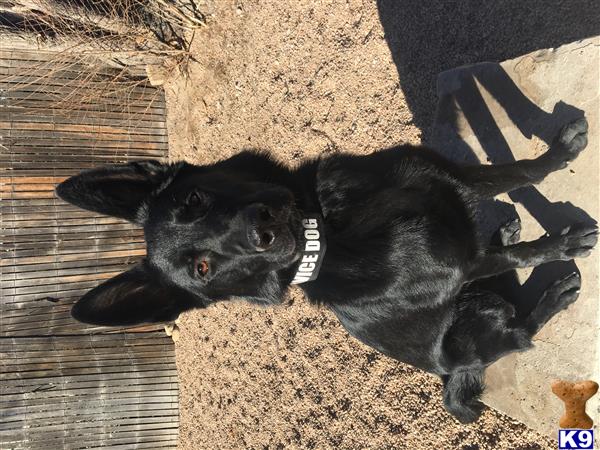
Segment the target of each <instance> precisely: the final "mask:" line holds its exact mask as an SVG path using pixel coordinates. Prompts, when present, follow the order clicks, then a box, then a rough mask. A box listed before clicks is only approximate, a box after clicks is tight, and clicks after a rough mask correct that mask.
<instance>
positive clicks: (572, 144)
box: [463, 118, 588, 199]
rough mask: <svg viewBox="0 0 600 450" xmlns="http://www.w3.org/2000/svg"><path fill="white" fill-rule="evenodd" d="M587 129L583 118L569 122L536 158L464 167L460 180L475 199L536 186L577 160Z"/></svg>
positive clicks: (585, 142)
mask: <svg viewBox="0 0 600 450" xmlns="http://www.w3.org/2000/svg"><path fill="white" fill-rule="evenodd" d="M587 130H588V124H587V121H586V119H585V118H581V119H579V120H576V121H574V122H571V123H569V124H567V125H565V126H564V127H563V128H562V130H561V131H560V133H559V135H558V136H557V137H556V139H555V141H554V143H553V144H552V145H551V146H550V149H549V150H548V151H547V152H546V153H544V154H543V155H541V156H539V157H538V158H536V159H529V160H522V161H516V162H514V163H512V164H498V165H480V166H473V167H465V168H464V169H463V176H464V180H463V181H464V182H465V183H466V185H467V188H468V189H469V191H470V193H471V195H472V196H474V197H475V198H476V199H486V198H492V197H494V196H496V195H498V194H501V193H503V192H510V191H513V190H515V189H518V188H520V187H523V186H529V185H531V184H537V183H539V182H541V181H542V180H543V179H544V178H546V176H548V175H549V174H550V173H552V172H554V171H556V170H560V169H563V168H565V167H566V166H567V164H568V163H569V162H570V161H573V160H574V159H575V158H577V156H578V155H579V153H581V151H582V150H583V149H584V148H585V147H586V146H587Z"/></svg>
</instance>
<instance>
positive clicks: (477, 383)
mask: <svg viewBox="0 0 600 450" xmlns="http://www.w3.org/2000/svg"><path fill="white" fill-rule="evenodd" d="M580 287H581V279H580V278H579V276H578V275H577V274H571V275H569V276H567V277H565V278H563V279H561V280H559V281H557V282H555V283H553V284H552V285H551V286H550V287H549V288H548V289H546V291H545V292H544V294H543V295H542V297H541V298H540V300H539V301H538V304H537V306H536V307H535V308H534V310H533V311H532V312H531V313H530V314H529V315H528V316H527V317H525V318H522V317H517V316H516V315H515V309H514V307H513V306H512V305H511V304H509V303H508V302H506V301H505V300H504V299H503V298H502V297H500V296H499V295H496V294H493V293H490V292H483V291H478V292H470V291H468V290H467V291H464V292H462V293H461V294H460V297H459V299H458V300H457V303H456V310H455V313H454V314H455V316H454V321H453V323H452V325H451V326H450V328H449V329H448V331H447V332H446V334H445V335H444V339H443V341H442V348H441V355H442V356H441V358H442V361H443V366H444V367H446V370H447V373H446V374H445V375H442V380H443V382H444V405H445V406H446V409H447V410H448V412H450V413H451V414H453V415H454V416H455V417H456V418H457V419H458V420H460V421H461V422H465V423H466V422H472V421H474V420H476V419H477V417H478V416H479V414H480V412H481V409H482V405H481V403H480V402H479V396H480V395H481V393H482V392H483V389H484V387H483V373H484V370H485V367H487V366H488V365H490V364H492V363H494V362H495V361H497V360H498V359H500V358H502V357H503V356H505V355H507V354H510V353H513V352H520V351H524V350H527V349H529V348H531V346H532V345H533V344H532V341H531V339H532V338H533V336H534V335H535V334H536V333H537V332H538V331H539V330H540V329H541V328H542V327H543V326H544V325H545V324H546V323H547V322H548V321H549V320H550V319H551V318H552V317H554V316H555V315H556V314H557V313H559V312H560V311H562V310H564V309H566V308H567V307H568V306H569V305H570V304H572V303H573V302H574V301H575V300H577V297H578V296H579V289H580Z"/></svg>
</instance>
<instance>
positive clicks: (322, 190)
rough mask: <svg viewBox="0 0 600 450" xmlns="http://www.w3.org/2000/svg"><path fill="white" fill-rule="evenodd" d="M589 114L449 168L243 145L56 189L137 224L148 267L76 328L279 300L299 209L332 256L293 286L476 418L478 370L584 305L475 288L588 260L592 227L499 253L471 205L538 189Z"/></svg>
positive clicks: (411, 155) (110, 288) (560, 285)
mask: <svg viewBox="0 0 600 450" xmlns="http://www.w3.org/2000/svg"><path fill="white" fill-rule="evenodd" d="M586 133H587V123H586V121H585V119H580V120H579V121H576V122H573V123H571V124H569V125H567V126H565V127H564V128H563V130H562V131H561V133H560V135H559V136H558V138H557V140H556V142H555V143H554V145H553V146H552V147H551V148H550V149H549V150H548V152H546V153H545V154H544V155H542V156H540V157H538V158H537V159H535V160H529V161H519V162H516V163H514V164H508V165H500V166H477V167H458V166H456V165H454V164H452V163H450V162H449V161H447V160H445V159H443V158H442V157H441V156H439V155H437V154H436V153H434V152H432V151H431V150H428V149H426V148H415V147H410V146H401V147H397V148H392V149H388V150H384V151H381V152H378V153H375V154H372V155H369V156H353V155H348V154H337V155H332V156H328V157H323V158H321V159H318V160H312V161H307V162H305V163H304V164H302V165H301V166H300V167H299V168H296V169H289V168H286V167H282V166H280V165H278V164H276V163H275V162H273V161H272V160H271V159H270V158H268V157H267V156H265V155H263V154H260V153H256V152H249V151H245V152H242V153H240V154H238V155H237V156H234V157H233V158H230V159H228V160H226V161H221V162H219V163H216V164H213V165H209V166H202V167H199V166H192V165H189V164H178V165H160V164H158V163H155V162H144V163H132V164H128V165H122V166H113V167H107V168H102V169H96V170H91V171H87V172H83V173H81V174H80V175H77V176H75V177H73V178H71V179H69V180H67V181H65V182H64V183H62V184H61V185H60V186H58V188H57V192H58V195H60V197H62V198H63V199H65V200H66V201H69V202H71V203H73V204H76V205H78V206H80V207H82V208H87V209H90V210H94V211H99V212H102V213H106V214H111V215H114V216H117V217H122V218H125V219H127V220H130V221H133V222H136V223H139V224H140V225H143V227H144V230H145V234H146V241H147V249H148V254H147V258H146V259H145V261H144V262H143V263H141V264H140V265H138V266H137V267H136V268H134V269H132V270H130V271H129V272H127V273H125V274H122V275H119V276H117V277H115V278H113V279H112V280H109V281H108V282H106V283H104V284H102V285H100V286H98V287H97V288H95V289H93V290H92V291H90V292H89V293H88V294H87V295H85V296H84V297H83V298H82V299H81V300H80V301H79V302H78V303H77V304H76V305H75V306H74V308H73V316H74V317H75V318H77V319H78V320H81V321H84V322H90V323H97V324H103V325H123V324H127V325H129V324H132V323H139V322H154V321H167V320H172V319H173V318H175V317H176V316H177V315H178V314H179V313H181V312H182V311H185V310H188V309H190V308H202V307H206V306H208V305H210V304H211V303H213V302H216V301H219V300H227V299H232V298H241V299H246V300H248V301H251V302H254V303H258V304H263V305H269V304H275V303H278V302H280V301H281V298H282V297H283V294H284V291H285V290H286V288H287V287H288V285H289V283H290V281H291V279H292V277H293V274H294V273H295V269H296V267H297V265H298V257H299V247H300V245H301V243H302V238H301V222H300V220H301V218H302V214H303V212H318V213H321V214H322V216H323V217H324V221H325V230H326V236H327V247H328V249H327V253H326V254H325V259H324V261H323V265H322V267H321V272H320V274H319V277H318V278H317V279H316V280H315V281H312V282H308V283H305V284H302V285H300V286H301V288H302V289H303V290H304V291H305V293H306V294H307V296H308V298H309V299H310V300H311V301H312V302H314V303H317V304H322V305H325V306H327V307H328V308H330V309H331V310H332V311H333V312H334V313H335V314H336V315H337V317H338V318H339V320H340V322H341V323H342V324H343V326H344V327H345V328H346V329H347V330H348V332H349V333H350V334H352V335H353V336H355V337H356V338H357V339H359V340H361V341H363V342H365V343H366V344H368V345H370V346H372V347H374V348H376V349H377V350H379V351H381V352H382V353H384V354H386V355H389V356H390V357H392V358H396V359H398V360H400V361H404V362H406V363H409V364H412V365H414V366H416V367H419V368H421V369H423V370H427V371H429V372H432V373H435V374H438V375H439V376H441V377H442V379H443V381H444V404H445V405H446V408H447V410H448V411H449V412H450V413H452V414H453V415H454V416H456V417H457V418H458V419H459V420H461V421H463V422H469V421H473V420H475V419H476V418H477V417H478V415H479V413H480V410H481V404H480V402H479V400H478V398H479V395H480V394H481V392H482V390H483V384H482V380H483V373H484V370H485V367H486V366H487V365H489V364H491V363H493V362H494V361H496V360H497V359H498V358H500V357H502V356H503V355H505V354H507V353H510V352H514V351H522V350H525V349H527V348H529V347H530V346H531V337H532V336H533V334H534V333H536V332H537V331H538V330H539V329H540V328H541V327H542V326H543V325H544V324H545V323H546V322H547V321H548V320H549V319H550V318H551V317H552V316H553V315H554V314H556V313H557V312H558V311H560V310H561V309H564V308H566V307H567V306H568V305H569V304H570V303H571V302H573V301H574V300H575V299H576V298H577V295H578V289H579V286H580V280H579V277H578V275H572V276H569V277H567V278H565V279H563V280H560V281H558V282H556V283H555V284H553V285H552V286H551V287H550V288H549V289H548V290H547V292H546V293H545V294H544V296H543V297H542V299H541V300H540V302H539V304H538V306H537V307H536V308H535V309H534V310H533V312H532V313H531V314H530V315H529V316H528V317H523V318H521V317H517V316H516V315H515V310H514V308H513V306H512V305H511V304H510V303H508V302H506V301H505V300H504V299H503V298H502V297H500V296H499V295H498V294H494V293H492V292H487V291H485V290H483V289H482V288H481V287H477V283H473V281H475V280H478V279H481V278H486V277H491V276H494V275H496V274H499V273H502V272H506V271H509V270H512V269H515V268H518V267H528V266H535V265H538V264H542V263H544V262H547V261H551V260H568V259H572V258H574V257H579V256H586V255H587V254H588V253H589V252H590V251H591V249H592V247H593V246H594V245H595V244H596V241H597V227H596V226H583V225H574V226H572V227H570V228H569V229H567V230H563V232H562V233H561V234H558V235H556V236H548V237H543V238H540V239H538V240H536V241H533V242H525V243H517V240H518V234H519V223H518V222H515V221H513V222H511V223H509V224H507V226H506V227H504V228H503V229H502V230H500V232H501V234H502V236H501V237H502V239H501V241H502V243H503V244H504V246H501V245H499V246H490V245H488V244H486V243H483V242H480V241H479V239H478V237H477V233H476V232H475V229H474V225H473V222H472V216H473V211H474V207H475V204H476V202H477V201H478V200H481V199H486V198H490V197H493V196H494V195H496V194H499V193H501V192H505V191H509V190H513V189H515V188H518V187H521V186H525V185H528V184H531V183H538V182H540V181H541V180H543V179H544V177H545V176H546V175H548V174H549V173H550V172H552V171H554V170H558V169H561V168H563V167H565V166H566V165H567V163H568V162H569V161H571V160H573V159H574V158H575V157H576V156H577V154H578V153H579V152H580V151H581V150H583V148H584V147H585V146H586V143H587V141H586Z"/></svg>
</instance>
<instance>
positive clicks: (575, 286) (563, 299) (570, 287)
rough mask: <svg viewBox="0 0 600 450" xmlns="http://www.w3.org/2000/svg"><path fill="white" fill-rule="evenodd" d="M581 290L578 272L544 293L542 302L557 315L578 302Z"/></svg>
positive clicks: (555, 283)
mask: <svg viewBox="0 0 600 450" xmlns="http://www.w3.org/2000/svg"><path fill="white" fill-rule="evenodd" d="M580 289H581V277H580V276H579V274H578V273H577V272H573V273H572V274H570V275H567V276H566V277H564V278H563V279H561V280H558V281H555V282H554V283H553V284H552V285H551V286H550V287H549V288H548V289H546V292H545V293H544V296H543V297H542V300H541V302H543V303H544V304H545V306H547V307H550V308H551V309H552V310H553V311H554V312H555V313H557V312H558V311H561V310H563V309H567V307H568V306H569V305H570V304H571V303H573V302H575V300H577V297H579V290H580Z"/></svg>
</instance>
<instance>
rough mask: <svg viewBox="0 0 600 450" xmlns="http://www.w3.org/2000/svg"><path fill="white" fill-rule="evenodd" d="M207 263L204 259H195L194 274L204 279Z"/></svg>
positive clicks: (207, 267)
mask: <svg viewBox="0 0 600 450" xmlns="http://www.w3.org/2000/svg"><path fill="white" fill-rule="evenodd" d="M208 269H209V266H208V261H206V260H205V259H202V258H197V259H196V260H195V261H194V272H195V273H196V274H197V275H198V276H200V277H204V276H205V275H206V274H207V273H208Z"/></svg>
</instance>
